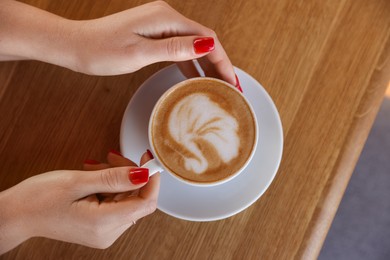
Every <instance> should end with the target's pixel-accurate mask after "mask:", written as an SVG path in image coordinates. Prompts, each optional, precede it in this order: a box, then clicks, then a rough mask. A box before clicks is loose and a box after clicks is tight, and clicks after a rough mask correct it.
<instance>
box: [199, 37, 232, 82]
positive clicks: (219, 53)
mask: <svg viewBox="0 0 390 260" xmlns="http://www.w3.org/2000/svg"><path fill="white" fill-rule="evenodd" d="M198 61H199V65H200V66H201V68H202V70H203V71H204V73H205V75H206V76H208V77H214V78H219V79H222V80H224V81H226V82H228V83H230V84H232V85H233V86H236V84H237V82H236V77H235V72H234V69H233V65H232V63H231V61H230V59H229V57H228V56H227V54H226V52H225V50H224V48H223V47H222V44H221V43H220V42H219V40H218V39H216V40H215V50H214V51H212V52H210V53H209V54H208V55H207V56H205V57H202V58H200V59H198Z"/></svg>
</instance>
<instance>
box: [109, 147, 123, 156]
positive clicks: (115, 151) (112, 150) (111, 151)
mask: <svg viewBox="0 0 390 260" xmlns="http://www.w3.org/2000/svg"><path fill="white" fill-rule="evenodd" d="M109 152H110V153H113V154H116V155H119V156H121V157H123V155H122V154H121V153H120V152H118V151H117V150H114V149H110V151H109Z"/></svg>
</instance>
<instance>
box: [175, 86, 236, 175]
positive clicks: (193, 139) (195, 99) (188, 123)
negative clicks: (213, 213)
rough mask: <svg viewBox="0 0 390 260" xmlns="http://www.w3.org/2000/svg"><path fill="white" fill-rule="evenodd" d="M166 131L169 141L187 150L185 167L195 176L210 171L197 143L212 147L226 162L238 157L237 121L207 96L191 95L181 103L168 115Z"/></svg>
mask: <svg viewBox="0 0 390 260" xmlns="http://www.w3.org/2000/svg"><path fill="white" fill-rule="evenodd" d="M168 129H169V133H170V134H171V136H172V138H173V139H174V140H175V141H176V142H177V143H178V144H180V145H181V146H182V149H181V150H186V151H188V153H186V154H189V155H186V154H181V155H182V156H183V162H184V167H185V169H186V170H188V171H193V172H195V173H197V174H200V173H204V172H205V171H206V170H207V169H208V168H209V162H208V159H207V158H206V156H207V155H206V154H205V153H204V151H202V149H201V148H200V147H201V144H200V142H199V141H201V140H203V141H205V142H207V143H208V144H209V145H211V146H212V147H213V148H214V149H215V151H216V153H217V155H218V156H219V158H220V159H221V160H222V161H223V162H224V163H227V162H229V161H231V160H232V159H234V158H235V157H237V156H238V152H239V146H240V139H239V136H238V133H237V131H238V122H237V120H236V119H235V118H234V117H233V116H232V115H230V114H229V113H228V112H227V111H225V110H224V109H222V108H221V107H220V106H219V105H218V103H216V102H214V101H212V100H211V99H210V98H209V97H208V96H207V95H206V94H203V93H202V94H201V93H197V94H192V95H189V96H186V97H185V98H183V99H182V100H180V101H179V102H178V103H177V104H176V105H175V106H174V107H173V110H172V113H171V114H170V116H169V121H168Z"/></svg>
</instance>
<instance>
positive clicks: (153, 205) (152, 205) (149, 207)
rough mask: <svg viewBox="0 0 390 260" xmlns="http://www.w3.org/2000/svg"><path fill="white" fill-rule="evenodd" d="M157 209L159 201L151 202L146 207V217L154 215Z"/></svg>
mask: <svg viewBox="0 0 390 260" xmlns="http://www.w3.org/2000/svg"><path fill="white" fill-rule="evenodd" d="M156 209H157V201H156V200H151V201H149V202H148V203H147V204H146V206H145V213H146V215H149V214H152V213H153V212H155V211H156Z"/></svg>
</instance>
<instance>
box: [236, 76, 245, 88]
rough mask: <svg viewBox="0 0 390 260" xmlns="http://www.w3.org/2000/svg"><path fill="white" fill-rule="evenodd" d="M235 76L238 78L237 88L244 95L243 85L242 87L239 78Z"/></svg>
mask: <svg viewBox="0 0 390 260" xmlns="http://www.w3.org/2000/svg"><path fill="white" fill-rule="evenodd" d="M235 76H236V88H237V89H238V90H239V91H240V92H241V93H244V92H243V91H242V88H241V85H240V81H239V80H238V77H237V75H236V74H235Z"/></svg>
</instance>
